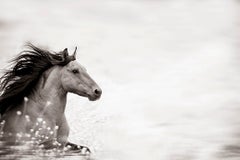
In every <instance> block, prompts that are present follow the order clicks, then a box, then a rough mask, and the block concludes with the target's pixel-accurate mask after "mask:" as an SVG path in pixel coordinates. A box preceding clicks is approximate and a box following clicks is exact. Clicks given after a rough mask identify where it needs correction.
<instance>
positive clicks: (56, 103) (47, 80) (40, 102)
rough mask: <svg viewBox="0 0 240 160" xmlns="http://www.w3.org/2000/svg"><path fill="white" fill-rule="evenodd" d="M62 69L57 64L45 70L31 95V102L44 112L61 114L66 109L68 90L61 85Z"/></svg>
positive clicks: (39, 110)
mask: <svg viewBox="0 0 240 160" xmlns="http://www.w3.org/2000/svg"><path fill="white" fill-rule="evenodd" d="M60 70H61V67H59V66H55V67H52V68H50V69H49V70H47V71H45V72H44V73H43V74H42V76H41V78H40V80H39V82H38V84H37V85H36V89H35V90H34V92H33V94H32V95H31V96H30V97H29V104H30V105H34V106H35V109H36V110H38V112H40V113H42V114H49V115H52V114H54V115H59V116H60V115H61V114H63V113H64V111H65V106H66V97H67V92H66V91H64V89H63V88H62V85H61V79H60V76H61V75H60ZM32 103H33V104H32ZM31 107H32V106H30V108H31ZM28 108H29V107H28ZM32 110H34V109H32Z"/></svg>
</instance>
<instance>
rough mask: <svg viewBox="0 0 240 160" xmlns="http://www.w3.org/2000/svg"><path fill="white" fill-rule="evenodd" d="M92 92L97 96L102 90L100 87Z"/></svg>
mask: <svg viewBox="0 0 240 160" xmlns="http://www.w3.org/2000/svg"><path fill="white" fill-rule="evenodd" d="M94 93H95V94H96V95H98V96H99V95H101V94H102V90H101V89H95V90H94Z"/></svg>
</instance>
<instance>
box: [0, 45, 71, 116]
mask: <svg viewBox="0 0 240 160" xmlns="http://www.w3.org/2000/svg"><path fill="white" fill-rule="evenodd" d="M27 47H28V49H27V50H25V51H23V52H21V53H20V54H19V55H18V56H17V57H16V58H14V59H13V60H12V62H13V65H12V67H11V68H10V69H9V70H7V71H6V72H5V73H4V74H3V76H2V77H0V92H1V95H0V114H1V115H2V114H4V113H5V112H6V111H7V110H8V109H10V108H11V107H14V106H16V105H18V104H20V103H22V101H23V99H24V97H25V96H28V95H29V94H30V93H31V92H32V91H33V89H34V87H35V86H36V83H37V82H38V80H39V78H40V76H41V74H42V73H43V72H44V71H46V70H47V69H49V68H50V67H52V66H54V65H61V66H64V65H66V64H68V63H69V62H70V61H72V60H74V59H75V57H73V56H68V51H67V49H65V50H64V51H62V52H59V53H50V52H49V51H47V50H44V49H41V48H38V47H36V46H34V45H32V44H27Z"/></svg>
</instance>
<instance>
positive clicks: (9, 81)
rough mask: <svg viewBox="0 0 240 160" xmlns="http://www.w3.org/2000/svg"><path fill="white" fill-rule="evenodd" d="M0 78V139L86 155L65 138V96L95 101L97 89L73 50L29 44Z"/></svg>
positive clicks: (85, 152) (66, 131)
mask: <svg viewBox="0 0 240 160" xmlns="http://www.w3.org/2000/svg"><path fill="white" fill-rule="evenodd" d="M26 46H27V49H26V50H24V51H22V52H21V53H20V54H19V55H18V56H16V57H15V58H14V59H12V65H11V67H10V68H9V69H7V70H6V71H5V72H4V74H3V76H2V77H0V91H1V92H0V93H1V95H0V114H1V116H0V122H1V123H0V131H1V133H0V134H1V135H0V139H1V141H7V142H21V141H24V142H26V141H31V142H34V143H35V144H37V145H39V146H41V147H42V148H44V149H53V148H62V149H66V148H67V150H69V151H74V153H75V152H77V153H78V152H79V153H81V154H90V153H91V151H90V149H89V148H88V147H85V146H81V145H77V144H74V143H71V142H69V141H68V135H69V130H70V129H69V125H68V123H67V120H66V117H65V113H64V112H65V107H66V102H67V94H68V93H69V92H70V93H74V94H77V95H79V96H82V97H87V98H88V99H89V100H90V101H95V100H98V99H99V98H100V97H101V94H102V90H101V88H100V87H99V86H98V85H97V84H96V82H95V81H94V80H93V79H92V78H91V77H90V76H89V74H88V73H87V71H86V69H85V68H84V67H83V66H82V65H81V64H79V63H78V62H77V60H76V50H77V48H75V51H74V53H73V54H72V55H69V53H68V49H67V48H65V49H64V50H63V51H60V52H52V51H48V50H46V49H43V48H40V47H37V46H34V45H33V44H31V43H29V44H27V45H26Z"/></svg>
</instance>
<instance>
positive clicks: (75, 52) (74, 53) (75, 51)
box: [72, 46, 77, 59]
mask: <svg viewBox="0 0 240 160" xmlns="http://www.w3.org/2000/svg"><path fill="white" fill-rule="evenodd" d="M76 54H77V46H76V47H75V50H74V52H73V55H72V56H73V57H74V58H75V59H76Z"/></svg>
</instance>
